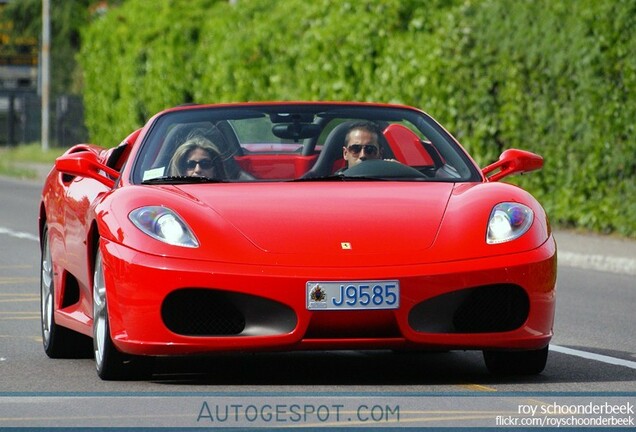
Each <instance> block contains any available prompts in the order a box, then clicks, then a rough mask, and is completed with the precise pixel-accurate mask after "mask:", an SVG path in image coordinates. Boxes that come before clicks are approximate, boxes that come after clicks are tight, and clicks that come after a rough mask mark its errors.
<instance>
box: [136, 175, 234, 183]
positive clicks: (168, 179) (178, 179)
mask: <svg viewBox="0 0 636 432" xmlns="http://www.w3.org/2000/svg"><path fill="white" fill-rule="evenodd" d="M225 182H226V181H225V180H221V179H217V178H212V177H191V176H165V177H155V178H151V179H148V180H144V181H142V182H141V184H148V185H151V184H197V183H225Z"/></svg>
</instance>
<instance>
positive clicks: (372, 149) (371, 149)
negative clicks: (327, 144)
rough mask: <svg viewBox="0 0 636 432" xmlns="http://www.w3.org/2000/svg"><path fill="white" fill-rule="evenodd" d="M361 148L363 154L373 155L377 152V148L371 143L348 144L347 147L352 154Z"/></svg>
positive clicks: (358, 151)
mask: <svg viewBox="0 0 636 432" xmlns="http://www.w3.org/2000/svg"><path fill="white" fill-rule="evenodd" d="M363 148H364V154H368V155H369V156H373V155H375V154H376V153H377V152H378V148H377V147H376V146H374V145H371V144H366V145H362V144H351V145H350V146H348V147H347V150H349V151H350V152H351V153H353V154H358V153H360V152H361V151H362V149H363Z"/></svg>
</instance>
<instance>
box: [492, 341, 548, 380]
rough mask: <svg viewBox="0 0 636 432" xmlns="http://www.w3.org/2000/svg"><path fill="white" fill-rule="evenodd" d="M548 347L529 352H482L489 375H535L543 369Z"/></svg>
mask: <svg viewBox="0 0 636 432" xmlns="http://www.w3.org/2000/svg"><path fill="white" fill-rule="evenodd" d="M548 348H549V347H548V346H546V347H545V348H541V349H538V350H529V351H484V361H485V362H486V367H487V368H488V370H489V371H490V373H493V374H496V375H536V374H539V373H541V372H542V371H543V369H545V365H546V363H547V361H548Z"/></svg>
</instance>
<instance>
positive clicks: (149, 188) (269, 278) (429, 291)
mask: <svg viewBox="0 0 636 432" xmlns="http://www.w3.org/2000/svg"><path fill="white" fill-rule="evenodd" d="M542 164H543V161H542V158H541V157H540V156H537V155H535V154H532V153H529V152H526V151H522V150H515V149H509V150H506V151H505V152H503V154H502V155H501V157H500V158H499V160H498V161H496V162H494V163H493V164H492V165H489V166H487V167H485V168H483V169H480V168H479V167H478V166H477V165H476V163H475V162H474V161H473V160H472V159H471V157H470V156H469V155H468V154H467V153H466V151H465V150H464V149H463V148H462V147H461V146H460V144H459V143H458V142H457V141H456V140H455V139H454V138H453V137H452V136H451V135H450V134H449V133H448V132H447V131H446V130H445V129H444V128H443V127H441V126H440V125H439V124H438V123H437V122H436V121H435V120H433V119H432V118H431V117H429V116H428V115H427V114H425V113H423V112H422V111H420V110H417V109H414V108H411V107H407V106H400V105H384V104H367V103H317V102H296V103H291V102H280V103H241V104H223V105H188V106H180V107H176V108H173V109H168V110H166V111H163V112H161V113H159V114H157V115H155V116H154V117H153V118H151V119H150V120H149V121H148V123H147V124H146V125H145V126H144V127H143V128H141V129H139V130H137V131H135V132H133V133H132V134H130V136H128V137H127V138H126V139H125V140H124V141H123V142H122V143H121V144H120V145H119V146H117V147H113V148H101V147H97V146H94V145H88V144H80V145H77V146H74V147H72V148H71V149H69V150H68V151H67V152H66V153H65V154H64V155H63V156H61V157H59V158H58V159H57V161H56V163H55V167H54V168H53V169H52V170H51V172H50V174H49V176H48V178H47V180H46V182H45V185H44V188H43V191H42V201H41V205H40V209H39V212H40V213H39V232H40V238H41V250H42V260H41V264H42V268H41V312H42V336H43V342H44V350H45V352H46V354H47V355H48V356H49V357H53V358H61V357H76V356H81V355H86V354H87V353H90V352H91V350H92V352H94V356H95V360H96V367H97V373H98V375H99V376H100V377H101V378H102V379H131V378H133V377H141V376H147V374H149V373H150V372H151V371H152V364H151V360H152V359H153V358H154V357H156V356H176V355H179V356H181V355H199V354H206V353H207V354H212V353H217V352H228V351H265V350H268V351H272V350H276V351H291V350H334V349H346V350H364V349H373V350H377V349H391V350H409V349H417V350H440V349H441V350H456V349H457V350H482V351H483V353H484V359H485V364H486V366H487V368H488V369H489V370H490V371H491V372H493V373H499V374H535V373H539V372H541V371H542V370H543V369H544V367H545V364H546V360H547V355H548V344H549V342H550V338H551V337H552V327H553V320H554V308H555V288H556V245H555V242H554V238H553V236H552V233H551V230H550V226H549V224H548V220H547V217H546V214H545V211H544V210H543V208H542V207H541V205H540V204H539V203H538V202H537V201H536V200H535V199H534V198H533V197H532V196H531V195H530V194H529V193H527V192H526V191H524V190H522V189H520V188H519V187H516V186H512V185H510V184H506V183H502V182H499V180H501V179H502V178H504V177H505V176H508V175H511V174H516V173H522V172H528V171H533V170H536V169H539V168H541V167H542Z"/></svg>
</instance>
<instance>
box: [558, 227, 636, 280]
mask: <svg viewBox="0 0 636 432" xmlns="http://www.w3.org/2000/svg"><path fill="white" fill-rule="evenodd" d="M554 238H555V239H556V242H557V251H558V260H559V265H563V266H567V267H579V268H586V269H593V270H600V271H608V272H612V273H623V274H629V275H635V276H636V240H630V239H621V238H617V237H612V236H605V235H597V234H582V233H579V232H575V231H568V230H559V229H555V230H554Z"/></svg>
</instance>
